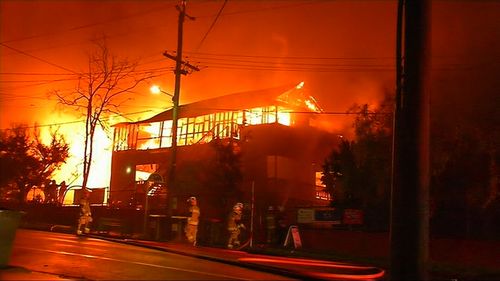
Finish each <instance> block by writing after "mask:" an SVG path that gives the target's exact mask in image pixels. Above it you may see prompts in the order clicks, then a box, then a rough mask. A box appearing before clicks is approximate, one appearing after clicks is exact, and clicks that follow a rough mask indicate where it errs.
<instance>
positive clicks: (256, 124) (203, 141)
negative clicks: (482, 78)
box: [110, 83, 337, 218]
mask: <svg viewBox="0 0 500 281" xmlns="http://www.w3.org/2000/svg"><path fill="white" fill-rule="evenodd" d="M303 86H304V85H303V83H300V84H298V85H287V86H282V87H276V88H272V89H266V90H258V91H250V92H241V93H235V94H230V95H225V96H220V97H216V98H212V99H207V100H202V101H199V102H194V103H190V104H185V105H181V106H179V111H178V112H179V115H178V123H177V124H178V128H177V145H176V149H175V150H176V151H175V153H176V168H175V187H176V188H175V189H174V188H173V189H172V190H170V189H169V186H167V185H168V184H167V183H169V179H168V177H169V171H170V169H171V167H172V163H171V157H172V150H173V149H172V127H173V126H172V119H173V118H172V114H173V110H172V109H170V110H167V111H164V112H162V113H160V114H157V115H156V116H153V117H151V118H149V119H146V120H142V121H138V122H126V123H119V124H116V125H115V126H114V142H113V154H112V166H111V183H110V202H114V203H115V204H116V203H121V204H123V205H127V204H128V205H130V204H138V203H137V202H139V201H140V200H138V201H137V198H144V196H145V194H146V193H149V195H154V193H155V192H157V191H158V190H162V189H163V190H165V191H166V193H167V195H166V196H173V197H174V198H175V199H176V200H172V201H169V202H172V204H173V206H172V209H173V210H174V211H175V210H176V209H178V207H177V203H176V202H177V201H178V202H183V201H185V199H186V198H188V197H189V196H192V195H195V196H197V197H198V198H199V199H198V200H199V204H200V208H201V209H202V210H203V211H202V212H203V214H204V217H205V218H206V217H216V216H219V215H218V211H219V212H220V211H221V210H215V209H223V208H227V206H231V204H234V203H235V202H244V203H250V202H254V205H255V206H256V209H258V208H261V209H267V208H268V206H283V207H285V208H290V207H296V206H313V205H315V206H322V205H323V206H324V205H328V203H329V200H330V197H329V195H328V194H327V193H325V192H324V191H323V187H322V185H321V183H320V180H319V178H320V174H321V169H322V167H321V165H322V163H323V161H324V159H325V157H326V156H327V154H328V153H329V152H331V150H332V149H333V148H334V147H335V146H336V144H337V138H336V135H334V134H332V133H329V132H327V131H325V130H322V129H320V128H318V127H317V126H315V122H316V121H317V119H318V118H321V114H320V113H321V112H322V109H321V108H320V106H319V105H318V103H317V102H316V101H315V99H314V98H313V97H312V96H309V95H307V94H305V91H304V87H303ZM214 143H218V144H219V146H220V147H222V148H224V147H225V148H230V151H232V153H231V154H233V156H234V155H236V156H237V157H235V158H231V159H225V160H224V159H222V160H221V159H220V158H221V157H219V160H220V161H219V164H218V165H219V166H217V165H216V164H213V163H214V160H213V159H214V158H217V153H220V151H219V152H218V150H217V149H215V148H214V147H215V146H214ZM219 156H220V155H219ZM221 161H222V163H221ZM224 161H226V162H231V161H232V162H231V163H224ZM211 164H213V165H211ZM231 165H233V166H235V167H238V169H240V171H239V172H240V177H237V176H238V171H232V170H230V169H228V170H225V171H223V172H222V174H221V173H219V174H217V172H214V170H213V168H214V167H216V168H217V167H219V168H220V169H224V167H227V166H231ZM210 167H212V170H211V168H210ZM221 167H222V168H221ZM214 173H215V174H216V175H215V176H214ZM224 173H234V174H235V176H234V177H233V181H231V177H230V175H228V174H224ZM152 177H153V178H154V177H156V179H153V180H151V179H152ZM217 177H219V179H220V177H228V178H229V179H225V180H222V179H221V182H219V183H217V184H215V183H214V181H217ZM148 179H149V180H150V181H148ZM214 179H215V180H214ZM148 182H150V183H151V182H153V183H156V187H153V185H155V184H153V185H151V184H150V185H147V184H145V183H148ZM233 184H234V186H233ZM224 185H226V186H224ZM228 185H229V186H230V188H231V189H235V190H228V189H227V187H228ZM165 187H166V188H165ZM163 195H165V192H164V193H163ZM134 198H136V199H134ZM146 198H147V197H146ZM177 199H178V200H177ZM134 200H135V201H134ZM164 202H165V203H166V202H167V201H166V200H164ZM221 204H222V205H221ZM247 205H248V204H247ZM179 209H180V208H179ZM222 212H226V210H222Z"/></svg>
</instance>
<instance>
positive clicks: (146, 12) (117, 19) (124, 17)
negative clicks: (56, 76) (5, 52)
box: [0, 5, 170, 45]
mask: <svg viewBox="0 0 500 281" xmlns="http://www.w3.org/2000/svg"><path fill="white" fill-rule="evenodd" d="M169 6H170V5H169ZM166 7H167V6H166V5H160V6H159V7H155V8H151V9H147V10H145V11H141V12H137V13H134V14H130V15H126V16H122V17H114V18H108V19H106V20H104V21H100V22H94V23H88V24H83V25H78V26H74V27H70V28H68V29H65V30H61V31H57V32H51V33H45V34H38V35H33V36H27V37H21V38H16V39H11V40H6V41H3V42H0V44H2V45H3V44H4V43H12V42H18V41H24V40H29V39H35V38H40V37H45V36H49V35H56V34H60V33H64V32H71V31H76V30H80V29H85V28H89V27H93V26H97V25H103V24H107V23H110V22H116V21H120V20H124V19H129V18H133V17H137V16H143V15H146V14H149V13H155V12H159V11H161V9H163V8H166Z"/></svg>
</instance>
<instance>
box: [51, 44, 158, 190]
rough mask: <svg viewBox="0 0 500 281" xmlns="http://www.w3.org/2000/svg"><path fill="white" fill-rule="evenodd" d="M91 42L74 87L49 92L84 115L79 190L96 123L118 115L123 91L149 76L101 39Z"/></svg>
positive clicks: (86, 172)
mask: <svg viewBox="0 0 500 281" xmlns="http://www.w3.org/2000/svg"><path fill="white" fill-rule="evenodd" d="M95 44H96V46H97V50H96V51H95V52H94V53H92V54H90V55H89V60H88V61H89V62H88V72H86V73H82V74H81V75H80V77H79V80H78V84H77V86H76V89H75V90H74V91H72V92H71V93H69V94H63V93H62V92H60V91H55V92H54V93H53V94H55V95H56V96H57V98H58V100H59V103H60V104H61V105H64V106H67V107H70V108H72V110H75V111H76V112H78V113H80V114H82V115H83V116H84V117H85V136H84V155H83V173H82V175H83V183H82V188H83V189H85V188H87V182H88V178H89V173H90V167H91V165H92V156H93V149H94V135H95V132H96V128H97V126H98V125H99V126H101V127H102V128H103V129H106V128H107V122H106V118H107V117H108V116H109V115H110V114H119V107H120V105H122V104H123V103H125V102H126V101H127V100H129V98H127V97H126V94H128V93H129V91H130V90H132V89H134V88H135V87H136V86H137V85H138V84H139V83H141V82H143V81H144V80H146V79H148V78H151V77H152V75H151V74H149V73H145V72H137V71H136V66H137V63H131V62H129V61H128V60H126V59H121V60H120V59H118V58H116V57H115V56H113V55H111V54H110V52H109V50H108V48H107V46H106V44H105V42H104V40H101V41H95Z"/></svg>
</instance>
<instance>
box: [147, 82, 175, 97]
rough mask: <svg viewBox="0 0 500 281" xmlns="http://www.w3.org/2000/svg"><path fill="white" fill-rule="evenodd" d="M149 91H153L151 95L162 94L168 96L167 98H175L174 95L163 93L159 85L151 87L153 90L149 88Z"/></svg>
mask: <svg viewBox="0 0 500 281" xmlns="http://www.w3.org/2000/svg"><path fill="white" fill-rule="evenodd" d="M149 90H150V91H151V93H153V94H155V95H158V94H160V93H164V94H166V95H167V96H170V97H173V95H172V94H169V93H167V92H165V91H163V90H162V89H161V88H160V86H158V85H153V86H151V88H149Z"/></svg>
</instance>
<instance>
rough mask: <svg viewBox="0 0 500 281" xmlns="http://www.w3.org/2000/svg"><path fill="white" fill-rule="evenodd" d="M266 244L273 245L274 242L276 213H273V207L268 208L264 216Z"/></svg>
mask: <svg viewBox="0 0 500 281" xmlns="http://www.w3.org/2000/svg"><path fill="white" fill-rule="evenodd" d="M266 230H267V231H266V236H267V239H266V242H267V243H268V244H274V243H275V242H276V213H275V212H274V207H273V206H269V207H268V208H267V214H266Z"/></svg>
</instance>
